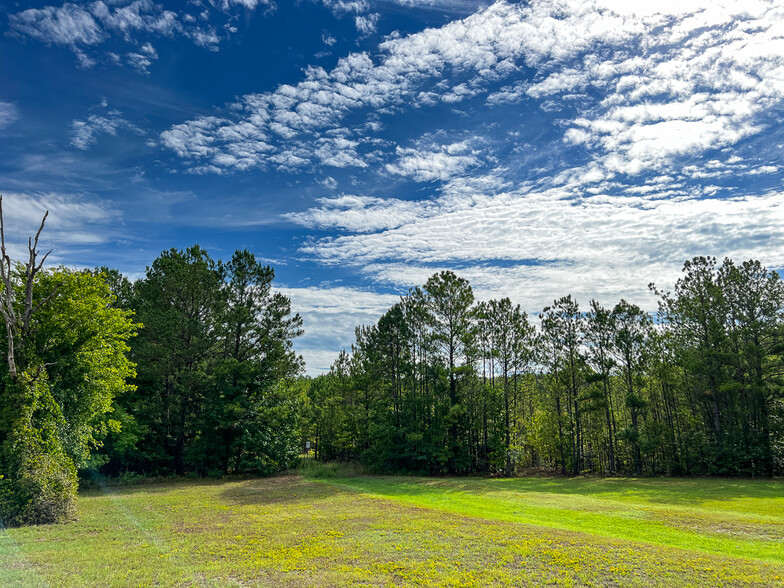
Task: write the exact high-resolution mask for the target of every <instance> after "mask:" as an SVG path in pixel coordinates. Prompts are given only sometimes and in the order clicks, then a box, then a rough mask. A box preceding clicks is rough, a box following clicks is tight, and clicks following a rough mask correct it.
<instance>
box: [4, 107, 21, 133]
mask: <svg viewBox="0 0 784 588" xmlns="http://www.w3.org/2000/svg"><path fill="white" fill-rule="evenodd" d="M18 119H19V110H18V109H17V108H16V105H14V104H13V103H11V102H2V101H0V129H2V128H5V127H7V126H8V125H10V124H11V123H13V122H15V121H16V120H18Z"/></svg>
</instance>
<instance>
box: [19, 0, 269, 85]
mask: <svg viewBox="0 0 784 588" xmlns="http://www.w3.org/2000/svg"><path fill="white" fill-rule="evenodd" d="M268 3H269V2H268V0H223V1H220V2H219V1H215V2H212V1H210V2H207V3H200V2H198V3H193V4H189V5H186V7H185V9H184V10H181V11H175V10H167V9H165V8H164V7H163V6H162V5H161V4H157V3H155V2H154V1H153V0H132V1H128V0H125V1H123V0H120V1H119V2H104V1H102V0H97V1H95V2H78V3H77V2H66V3H64V4H62V5H61V6H44V7H43V8H29V9H27V10H24V11H22V12H18V13H15V14H11V15H9V17H8V22H9V26H10V28H11V30H12V31H13V32H14V33H16V34H18V35H26V36H28V37H31V38H33V39H36V40H38V41H41V42H43V43H46V44H47V45H60V46H63V47H68V48H69V49H71V50H72V51H73V52H74V54H75V55H76V57H77V60H78V62H79V64H80V65H81V66H82V67H86V68H89V67H92V66H94V65H95V64H96V63H97V62H98V60H104V61H106V62H108V63H126V64H128V65H130V66H131V67H134V68H135V69H137V70H138V71H140V72H142V73H145V72H146V71H147V67H148V66H149V65H150V64H151V63H152V61H153V60H154V59H156V58H157V53H156V51H155V49H154V48H153V47H152V45H150V43H149V41H147V40H145V39H146V38H148V37H150V36H152V37H168V38H174V37H183V38H186V39H189V40H190V41H191V42H193V43H194V44H196V45H199V46H201V47H204V48H206V49H209V50H212V51H215V50H217V49H218V47H219V45H220V42H221V40H222V39H223V38H224V37H225V36H226V35H229V34H231V33H232V32H233V31H236V28H235V27H233V26H232V24H231V23H232V22H233V21H234V19H235V18H236V14H235V12H236V10H237V9H243V10H253V9H255V8H256V7H258V6H262V5H267V4H268ZM216 24H217V26H216ZM110 39H114V40H115V41H122V42H124V43H126V44H128V45H131V46H136V47H138V49H133V50H130V51H127V52H125V55H124V57H125V58H124V59H123V58H122V57H120V54H118V53H116V52H111V51H107V52H105V53H101V52H100V51H99V50H98V49H97V47H99V46H100V45H102V44H104V43H106V42H107V41H109V40H110Z"/></svg>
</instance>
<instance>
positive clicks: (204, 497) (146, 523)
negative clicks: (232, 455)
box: [0, 466, 784, 586]
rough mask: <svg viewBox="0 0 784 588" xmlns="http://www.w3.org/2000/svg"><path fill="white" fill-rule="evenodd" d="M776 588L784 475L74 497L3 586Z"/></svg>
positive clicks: (16, 561) (13, 551) (313, 481)
mask: <svg viewBox="0 0 784 588" xmlns="http://www.w3.org/2000/svg"><path fill="white" fill-rule="evenodd" d="M251 584H257V585H263V586H314V585H315V586H349V585H350V586H395V585H437V586H442V585H445V586H481V585H508V586H526V585H540V584H555V585H566V586H635V585H638V586H685V585H705V586H720V585H760V586H777V585H781V586H784V481H782V480H708V479H690V480H664V479H641V480H635V479H561V478H524V479H481V478H462V479H458V478H408V477H370V476H361V475H351V474H350V473H347V472H345V471H341V470H339V469H331V468H328V467H327V468H324V467H313V466H312V467H310V468H308V469H307V470H305V471H304V473H303V474H299V475H284V476H277V477H274V478H267V479H252V480H241V481H209V480H198V481H178V482H169V483H165V484H147V485H140V486H124V487H113V488H106V489H104V490H100V491H89V492H83V493H82V494H81V497H80V500H79V520H78V521H77V522H74V523H70V524H67V525H53V526H45V527H27V528H19V529H10V530H7V531H0V586H8V585H29V586H39V585H49V586H81V585H100V586H156V585H187V586H190V585H194V586H200V585H208V586H225V585H235V586H243V585H251Z"/></svg>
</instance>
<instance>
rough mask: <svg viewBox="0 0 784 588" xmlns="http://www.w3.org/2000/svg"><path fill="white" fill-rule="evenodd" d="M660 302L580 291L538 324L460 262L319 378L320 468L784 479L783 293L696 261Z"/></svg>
mask: <svg viewBox="0 0 784 588" xmlns="http://www.w3.org/2000/svg"><path fill="white" fill-rule="evenodd" d="M649 287H650V289H651V290H652V292H653V293H654V294H655V295H656V296H657V298H658V312H657V313H655V315H651V314H649V313H647V312H645V311H643V310H642V309H641V308H640V307H638V306H636V305H634V304H631V303H629V302H627V301H626V300H621V301H619V302H618V303H617V304H616V305H615V306H613V307H611V308H610V307H604V306H602V305H601V304H599V302H597V301H596V300H591V301H590V302H589V304H588V306H587V308H585V307H583V308H581V307H580V305H579V304H578V302H577V301H576V300H575V299H574V298H573V297H572V296H570V295H567V296H564V297H561V298H558V299H556V300H554V302H553V303H552V305H550V306H548V307H546V308H544V309H543V310H542V311H541V312H540V313H538V316H529V315H527V314H526V313H525V312H523V311H522V309H521V308H520V306H519V305H515V304H513V303H512V302H511V301H510V299H509V298H502V299H500V300H487V301H476V300H475V298H474V294H473V291H472V288H471V285H470V284H469V283H468V281H466V280H465V279H463V278H460V277H459V276H457V275H456V274H455V273H453V272H451V271H445V272H441V273H438V274H436V275H434V276H433V277H431V278H430V279H429V280H428V281H427V283H426V284H424V286H422V287H421V288H414V289H412V290H411V291H410V292H409V294H408V295H407V296H403V297H402V298H401V300H400V302H399V303H397V304H395V305H394V306H392V308H390V309H389V310H388V311H387V312H386V313H385V314H384V315H383V316H382V317H381V318H380V319H379V321H378V323H376V324H375V325H372V326H362V327H358V328H357V330H356V342H355V344H354V345H353V347H352V352H351V353H350V354H348V353H342V354H341V355H340V357H339V359H338V360H337V361H336V362H335V364H334V365H333V367H332V369H331V371H330V373H329V374H327V375H324V376H320V377H318V378H315V379H314V380H313V381H312V382H311V383H310V386H309V388H308V397H309V404H308V408H309V410H310V414H309V418H308V419H307V421H306V422H307V423H308V424H309V429H308V431H307V435H308V436H309V437H312V438H313V439H314V440H315V445H314V446H315V450H316V455H317V457H318V458H320V459H322V460H359V461H361V462H362V463H363V464H365V465H366V466H367V467H369V468H371V470H374V471H379V472H417V473H423V474H469V473H484V474H503V475H510V474H513V473H515V472H517V471H520V470H525V469H534V470H539V471H551V472H560V473H561V474H564V475H580V474H583V473H593V474H602V475H613V474H618V473H624V474H636V475H666V476H693V475H719V476H728V475H731V476H771V475H774V474H781V473H782V471H784V396H783V395H782V384H784V380H782V376H784V371H783V370H782V368H784V364H783V363H782V359H784V357H783V356H782V353H784V339H783V338H782V336H783V335H784V316H783V315H782V311H784V286H783V285H782V282H781V279H780V278H779V276H778V274H777V273H775V272H771V271H768V270H767V269H766V268H764V267H763V266H762V265H761V264H760V263H759V262H757V261H753V260H751V261H746V262H743V263H740V264H736V263H735V262H733V261H732V260H730V259H725V260H724V261H723V262H721V263H719V262H718V261H717V260H716V259H715V258H711V257H696V258H694V259H692V260H690V261H687V262H686V263H685V264H684V266H683V272H682V275H681V277H680V279H678V281H677V283H676V284H675V287H674V290H672V291H671V292H670V291H666V290H662V289H660V288H659V287H658V286H656V285H654V284H651V285H650V286H649Z"/></svg>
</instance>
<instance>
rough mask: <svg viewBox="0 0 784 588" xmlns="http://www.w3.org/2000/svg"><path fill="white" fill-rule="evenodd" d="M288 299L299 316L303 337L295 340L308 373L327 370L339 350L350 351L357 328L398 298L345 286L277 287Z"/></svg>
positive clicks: (372, 319) (379, 314)
mask: <svg viewBox="0 0 784 588" xmlns="http://www.w3.org/2000/svg"><path fill="white" fill-rule="evenodd" d="M277 291H279V292H281V293H282V294H284V295H286V296H288V297H289V298H290V299H291V309H292V311H293V312H298V313H299V314H300V315H301V316H302V321H303V328H304V330H305V334H304V335H303V336H302V337H300V338H298V339H296V340H295V341H294V347H295V349H296V350H297V353H300V354H302V356H303V357H304V359H305V363H306V369H307V372H308V373H309V374H311V375H317V374H319V373H323V372H325V371H327V370H329V367H330V366H331V365H332V363H333V362H334V361H335V359H337V356H338V353H339V352H340V349H341V348H350V346H351V344H352V343H353V342H354V328H355V327H356V326H357V325H362V324H365V325H371V324H374V323H375V322H376V321H378V319H379V317H381V315H382V314H384V312H386V311H387V309H388V308H389V307H390V306H392V305H393V304H394V303H395V302H397V301H398V300H399V299H400V297H399V296H397V295H394V294H378V293H376V292H367V291H363V290H357V289H355V288H348V287H345V286H337V287H335V286H329V285H325V286H323V287H316V286H314V287H309V288H287V287H281V288H277Z"/></svg>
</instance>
